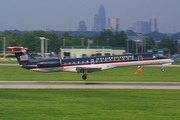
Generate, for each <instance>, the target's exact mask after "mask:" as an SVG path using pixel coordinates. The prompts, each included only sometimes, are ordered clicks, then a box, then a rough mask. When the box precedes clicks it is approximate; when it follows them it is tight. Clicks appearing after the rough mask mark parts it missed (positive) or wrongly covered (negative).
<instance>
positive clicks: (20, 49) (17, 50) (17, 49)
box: [7, 46, 26, 52]
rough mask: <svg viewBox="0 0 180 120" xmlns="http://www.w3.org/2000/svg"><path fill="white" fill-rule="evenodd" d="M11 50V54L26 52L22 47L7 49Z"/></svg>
mask: <svg viewBox="0 0 180 120" xmlns="http://www.w3.org/2000/svg"><path fill="white" fill-rule="evenodd" d="M7 48H9V49H11V50H12V51H13V52H25V51H26V50H25V49H24V47H19V46H12V47H7Z"/></svg>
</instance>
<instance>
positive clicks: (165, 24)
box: [0, 0, 180, 33]
mask: <svg viewBox="0 0 180 120" xmlns="http://www.w3.org/2000/svg"><path fill="white" fill-rule="evenodd" d="M101 4H103V6H104V8H105V12H106V23H107V22H108V18H118V19H119V30H124V31H126V30H127V29H128V28H129V27H132V26H133V23H134V22H135V21H147V19H148V18H150V16H152V15H154V16H155V17H156V19H157V20H158V25H157V28H158V31H159V32H162V33H177V32H179V31H180V22H179V20H180V16H179V14H178V11H180V7H179V4H180V1H179V0H174V1H171V0H156V1H144V0H136V1H132V0H121V1H118V0H112V1H109V0H98V1H97V0H91V1H89V0H75V1H74V0H68V1H66V0H61V1H59V0H38V1H35V0H27V1H24V0H16V1H14V0H9V1H7V0H1V4H0V16H1V20H0V31H4V30H15V29H17V30H21V31H24V30H30V31H31V30H46V29H47V28H48V27H49V28H50V29H51V30H57V31H77V30H78V23H79V22H80V21H85V22H86V26H87V31H91V30H92V27H93V26H94V23H93V22H94V21H93V18H94V15H95V14H96V13H97V12H98V9H99V7H100V6H101ZM106 26H107V24H106Z"/></svg>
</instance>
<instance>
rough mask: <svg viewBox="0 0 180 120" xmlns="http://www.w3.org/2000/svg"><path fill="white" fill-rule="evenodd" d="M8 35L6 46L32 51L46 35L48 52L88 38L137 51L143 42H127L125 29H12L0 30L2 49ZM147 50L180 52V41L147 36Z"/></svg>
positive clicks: (36, 49)
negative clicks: (77, 32)
mask: <svg viewBox="0 0 180 120" xmlns="http://www.w3.org/2000/svg"><path fill="white" fill-rule="evenodd" d="M4 37H6V46H23V47H25V48H28V51H30V52H40V51H41V40H40V37H45V38H46V39H49V40H48V52H56V53H58V52H59V51H60V49H59V48H60V47H62V46H63V45H64V46H82V45H84V46H88V40H91V41H92V42H91V43H89V44H90V46H112V47H125V49H127V44H128V45H129V52H131V53H136V50H137V47H138V52H141V51H142V50H141V48H142V47H141V44H139V43H138V44H136V42H135V41H133V40H129V41H128V43H127V39H128V36H127V34H126V33H125V32H124V31H120V32H118V31H116V32H112V31H110V30H104V31H101V32H100V33H96V34H95V35H94V36H92V37H89V36H85V35H74V36H71V35H69V33H68V32H64V33H63V34H62V35H58V34H56V33H54V32H45V31H42V30H39V31H32V32H23V33H16V32H11V31H7V30H6V31H5V32H0V49H3V38H4ZM145 41H146V50H147V49H152V48H154V47H156V48H160V49H162V48H169V49H170V50H171V54H174V53H178V42H177V40H176V39H173V38H171V39H167V38H164V39H162V40H161V42H159V43H156V42H155V40H154V39H153V38H151V37H150V38H145Z"/></svg>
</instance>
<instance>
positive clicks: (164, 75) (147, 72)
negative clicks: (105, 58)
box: [0, 66, 180, 82]
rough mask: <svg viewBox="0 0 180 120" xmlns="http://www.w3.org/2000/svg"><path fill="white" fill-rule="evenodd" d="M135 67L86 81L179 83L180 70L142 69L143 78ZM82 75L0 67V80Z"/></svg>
mask: <svg viewBox="0 0 180 120" xmlns="http://www.w3.org/2000/svg"><path fill="white" fill-rule="evenodd" d="M136 70H137V67H123V68H115V69H111V70H107V71H101V72H94V73H89V74H88V79H87V80H86V81H127V82H128V81H131V82H132V81H141V82H143V81H144V82H149V81H154V82H159V81H166V82H167V81H169V82H179V81H180V68H165V70H166V71H165V72H161V68H146V67H144V68H143V77H142V78H141V73H138V74H135V71H136ZM81 77H82V73H80V74H77V73H70V72H55V73H40V72H34V71H29V70H26V69H23V68H21V67H18V66H0V80H1V81H2V80H9V81H10V80H11V81H16V80H18V81H83V79H82V78H81Z"/></svg>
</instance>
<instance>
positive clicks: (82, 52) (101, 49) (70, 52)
mask: <svg viewBox="0 0 180 120" xmlns="http://www.w3.org/2000/svg"><path fill="white" fill-rule="evenodd" d="M60 52H61V58H81V57H93V56H107V55H122V54H123V53H125V48H124V47H111V46H89V47H88V46H62V47H61V48H60Z"/></svg>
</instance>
